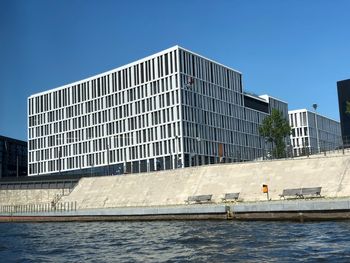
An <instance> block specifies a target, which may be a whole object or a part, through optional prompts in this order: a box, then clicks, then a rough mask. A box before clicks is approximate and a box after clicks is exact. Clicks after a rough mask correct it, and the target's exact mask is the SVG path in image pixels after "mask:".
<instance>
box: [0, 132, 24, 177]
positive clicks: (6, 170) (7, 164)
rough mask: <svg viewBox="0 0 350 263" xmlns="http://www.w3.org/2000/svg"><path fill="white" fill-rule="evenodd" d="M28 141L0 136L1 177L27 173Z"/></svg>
mask: <svg viewBox="0 0 350 263" xmlns="http://www.w3.org/2000/svg"><path fill="white" fill-rule="evenodd" d="M27 150H28V149H27V142H25V141H20V140H16V139H12V138H8V137H4V136H0V178H4V177H19V176H26V175H27Z"/></svg>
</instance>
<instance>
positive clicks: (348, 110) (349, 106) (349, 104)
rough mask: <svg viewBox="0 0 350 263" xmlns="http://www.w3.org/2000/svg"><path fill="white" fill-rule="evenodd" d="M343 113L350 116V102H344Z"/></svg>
mask: <svg viewBox="0 0 350 263" xmlns="http://www.w3.org/2000/svg"><path fill="white" fill-rule="evenodd" d="M345 107H346V109H345V113H346V114H349V115H350V101H346V106H345Z"/></svg>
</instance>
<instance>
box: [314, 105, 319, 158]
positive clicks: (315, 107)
mask: <svg viewBox="0 0 350 263" xmlns="http://www.w3.org/2000/svg"><path fill="white" fill-rule="evenodd" d="M312 107H313V108H314V112H315V125H316V139H317V153H320V139H319V135H318V125H317V104H316V103H314V104H312Z"/></svg>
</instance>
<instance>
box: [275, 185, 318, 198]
mask: <svg viewBox="0 0 350 263" xmlns="http://www.w3.org/2000/svg"><path fill="white" fill-rule="evenodd" d="M321 189H322V187H304V188H293V189H283V192H282V194H280V195H279V196H280V198H285V197H286V196H293V197H295V198H304V196H305V195H310V196H316V197H321Z"/></svg>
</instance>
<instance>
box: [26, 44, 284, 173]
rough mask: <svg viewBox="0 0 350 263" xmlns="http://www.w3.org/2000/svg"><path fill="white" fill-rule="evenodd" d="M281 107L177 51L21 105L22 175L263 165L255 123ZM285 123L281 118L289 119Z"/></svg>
mask: <svg viewBox="0 0 350 263" xmlns="http://www.w3.org/2000/svg"><path fill="white" fill-rule="evenodd" d="M273 107H277V108H280V109H282V111H283V112H285V113H286V112H287V104H286V103H284V102H282V101H279V100H277V99H274V98H272V97H269V96H262V97H258V96H254V95H249V94H245V93H244V92H243V88H242V74H241V73H240V72H238V71H236V70H234V69H231V68H229V67H227V66H224V65H221V64H219V63H217V62H214V61H212V60H210V59H207V58H205V57H202V56H200V55H197V54H195V53H193V52H191V51H189V50H186V49H184V48H181V47H179V46H175V47H172V48H169V49H166V50H164V51H162V52H159V53H156V54H154V55H151V56H149V57H146V58H144V59H141V60H138V61H136V62H133V63H130V64H127V65H125V66H122V67H119V68H116V69H113V70H111V71H108V72H105V73H102V74H99V75H97V76H93V77H90V78H87V79H84V80H81V81H77V82H74V83H71V84H68V85H65V86H62V87H59V88H55V89H52V90H48V91H45V92H41V93H38V94H35V95H32V96H30V97H29V98H28V114H29V116H28V118H29V120H28V123H29V127H28V141H29V149H28V156H29V167H28V172H29V175H41V174H73V173H82V174H94V175H96V174H120V173H137V172H146V171H155V170H163V169H174V168H179V167H188V166H196V165H203V164H212V163H219V162H234V161H246V160H252V159H257V158H261V157H262V156H263V154H264V150H265V145H264V144H265V143H264V139H262V138H261V137H260V136H259V134H258V127H259V125H260V123H261V122H262V120H263V119H264V118H265V117H266V116H267V115H268V114H269V113H270V111H271V108H273ZM286 117H287V116H286Z"/></svg>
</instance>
